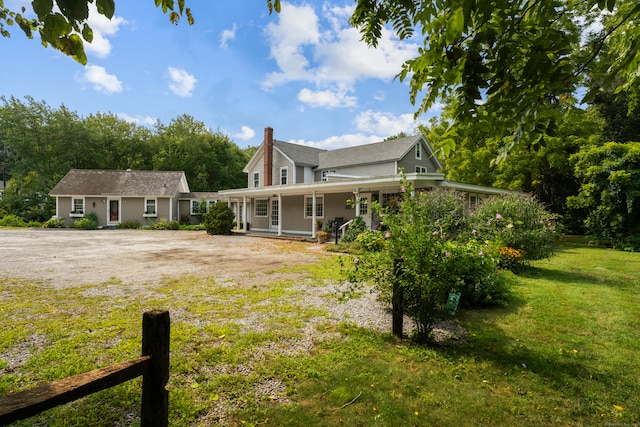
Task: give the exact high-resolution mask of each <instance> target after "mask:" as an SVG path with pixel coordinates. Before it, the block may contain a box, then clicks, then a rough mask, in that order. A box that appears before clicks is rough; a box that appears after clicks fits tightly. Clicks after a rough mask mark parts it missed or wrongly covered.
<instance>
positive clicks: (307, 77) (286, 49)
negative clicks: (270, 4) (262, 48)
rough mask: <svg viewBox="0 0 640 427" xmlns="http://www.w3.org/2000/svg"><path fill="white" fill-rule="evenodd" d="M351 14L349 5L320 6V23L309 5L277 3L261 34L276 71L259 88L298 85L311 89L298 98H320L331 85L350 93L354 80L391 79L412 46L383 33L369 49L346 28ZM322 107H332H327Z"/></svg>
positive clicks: (414, 49)
mask: <svg viewBox="0 0 640 427" xmlns="http://www.w3.org/2000/svg"><path fill="white" fill-rule="evenodd" d="M352 11H353V8H352V7H342V8H341V7H326V6H325V7H324V8H323V11H322V12H323V16H322V19H320V17H318V15H317V14H316V11H315V10H314V9H313V8H312V6H310V5H302V6H296V5H292V4H291V3H286V2H285V3H283V4H282V11H281V13H280V14H279V15H278V21H277V22H272V23H270V24H269V25H268V26H267V29H266V30H265V34H266V39H267V43H268V45H269V47H270V51H271V57H272V58H273V59H274V60H275V61H276V64H277V66H278V71H274V72H271V73H269V74H267V75H266V76H265V78H264V80H263V82H262V87H263V89H265V90H272V89H273V88H274V87H275V86H278V85H282V84H285V83H289V82H294V81H301V82H308V83H311V84H314V85H315V86H316V88H315V90H312V89H307V90H308V91H310V92H305V93H304V95H310V93H316V94H318V95H320V94H325V92H327V88H333V87H337V88H340V90H342V91H343V93H346V92H349V91H352V90H353V88H354V86H355V84H356V82H358V81H362V80H366V79H380V80H384V81H388V80H391V79H393V78H394V77H395V76H396V75H397V74H398V72H399V71H400V70H401V67H402V63H403V62H404V61H406V60H408V59H410V58H412V57H414V56H415V55H416V54H417V49H418V46H417V44H415V43H414V42H412V41H400V40H399V39H398V38H397V37H395V36H394V34H393V33H392V32H391V31H388V30H386V29H385V30H383V32H382V36H381V38H380V40H379V44H378V47H377V48H376V49H373V48H370V47H369V46H368V45H367V44H366V43H364V42H363V41H361V35H360V33H359V32H358V30H357V29H356V28H353V27H352V26H350V25H349V17H350V15H351V13H352ZM325 95H326V94H325ZM351 105H352V104H351V103H344V105H342V106H351ZM326 106H327V107H330V108H333V104H332V103H327V105H326Z"/></svg>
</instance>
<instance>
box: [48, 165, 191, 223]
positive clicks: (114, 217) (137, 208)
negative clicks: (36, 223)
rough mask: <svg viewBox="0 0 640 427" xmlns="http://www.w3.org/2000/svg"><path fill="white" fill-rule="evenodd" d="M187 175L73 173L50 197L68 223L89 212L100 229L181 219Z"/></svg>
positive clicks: (123, 172) (57, 211)
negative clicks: (131, 222)
mask: <svg viewBox="0 0 640 427" xmlns="http://www.w3.org/2000/svg"><path fill="white" fill-rule="evenodd" d="M189 193H190V191H189V184H188V183H187V179H186V177H185V174H184V172H167V171H132V170H126V171H122V170H91V169H72V170H71V171H69V172H68V173H67V174H66V175H65V176H64V177H63V178H62V179H61V180H60V182H58V184H56V186H55V187H53V189H52V190H51V192H50V193H49V195H50V196H53V197H55V198H56V216H57V217H62V218H64V219H65V221H69V222H70V221H73V220H74V219H76V218H81V217H83V216H85V215H86V214H88V213H89V212H94V213H95V214H96V216H97V217H98V224H99V225H100V226H111V225H118V224H120V223H122V222H128V221H138V222H140V223H141V224H143V223H144V222H145V221H155V220H157V219H160V218H166V219H168V220H169V221H172V220H176V219H179V218H180V209H179V199H180V198H181V196H182V195H185V194H189Z"/></svg>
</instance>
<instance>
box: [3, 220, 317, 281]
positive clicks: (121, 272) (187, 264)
mask: <svg viewBox="0 0 640 427" xmlns="http://www.w3.org/2000/svg"><path fill="white" fill-rule="evenodd" d="M0 244H1V247H2V252H3V255H2V258H3V260H2V262H1V263H0V277H5V278H20V279H31V280H38V281H43V282H44V283H48V284H51V285H53V286H55V287H69V286H77V285H83V284H88V283H103V282H107V281H122V282H124V283H132V284H139V283H149V282H158V281H160V280H161V279H162V278H163V277H176V276H182V275H189V276H196V277H211V276H214V277H221V278H226V279H237V280H238V281H241V279H242V278H243V277H246V276H250V275H255V274H259V273H265V272H268V271H272V270H275V269H278V268H280V267H283V266H286V265H298V264H310V263H314V262H317V248H315V246H318V245H314V244H308V243H299V242H289V241H281V240H271V239H263V238H256V237H245V236H210V235H208V234H206V233H205V232H204V231H143V230H91V231H85V230H67V229H62V230H52V229H2V230H0Z"/></svg>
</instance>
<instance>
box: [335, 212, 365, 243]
mask: <svg viewBox="0 0 640 427" xmlns="http://www.w3.org/2000/svg"><path fill="white" fill-rule="evenodd" d="M366 229H367V223H366V222H364V219H362V217H361V216H357V217H355V218H354V219H353V221H352V222H351V224H349V229H348V230H347V231H346V232H345V233H344V234H343V235H342V238H341V239H340V240H341V241H343V242H354V241H355V240H356V238H357V237H358V235H359V234H360V233H362V232H363V231H364V230H366Z"/></svg>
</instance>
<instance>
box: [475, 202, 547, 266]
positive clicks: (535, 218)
mask: <svg viewBox="0 0 640 427" xmlns="http://www.w3.org/2000/svg"><path fill="white" fill-rule="evenodd" d="M468 229H469V230H471V232H472V233H474V234H477V237H478V238H480V239H483V240H494V241H500V242H502V244H503V245H504V246H507V247H509V248H512V249H515V250H518V251H520V253H521V255H522V262H527V261H533V260H538V259H544V258H548V257H550V256H551V255H553V247H554V243H555V242H556V240H557V237H558V235H557V232H556V229H555V226H554V225H553V218H552V216H551V214H550V213H549V212H547V211H546V210H545V209H544V207H543V206H542V205H541V204H540V203H538V201H537V200H536V198H535V197H534V196H532V195H529V194H519V193H511V194H507V195H504V196H496V197H491V198H489V199H487V200H485V201H483V202H482V203H481V204H480V205H479V206H478V207H477V208H476V210H475V211H474V212H473V213H472V214H471V216H470V217H469V221H468Z"/></svg>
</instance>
